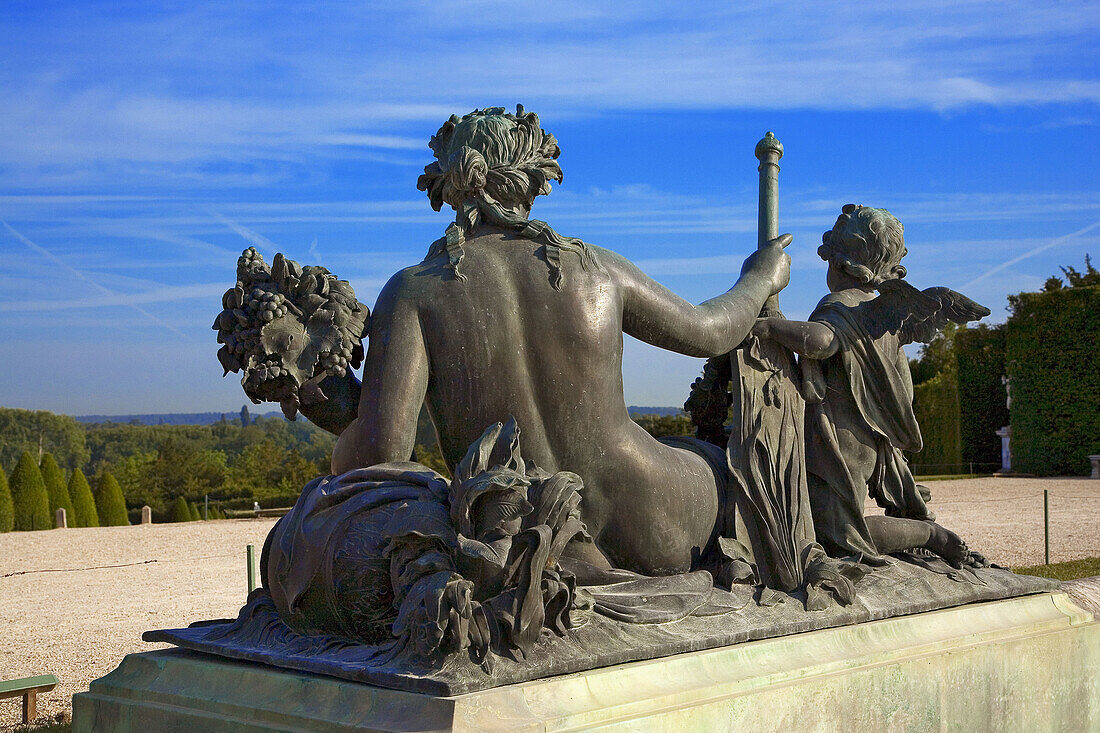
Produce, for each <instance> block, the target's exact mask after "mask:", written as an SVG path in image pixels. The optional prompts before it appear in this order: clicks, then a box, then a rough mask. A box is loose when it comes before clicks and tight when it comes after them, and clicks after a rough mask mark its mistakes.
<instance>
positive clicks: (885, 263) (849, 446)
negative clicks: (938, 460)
mask: <svg viewBox="0 0 1100 733" xmlns="http://www.w3.org/2000/svg"><path fill="white" fill-rule="evenodd" d="M906 252H907V250H906V248H905V239H904V236H903V228H902V224H901V222H900V221H898V220H897V219H896V218H895V217H894V216H893V215H892V214H890V212H889V211H887V210H885V209H875V208H871V207H868V206H858V205H855V204H848V205H846V206H844V207H843V210H842V213H841V215H840V217H839V218H838V219H837V221H836V224H835V225H834V226H833V228H832V229H831V230H829V231H827V232H825V234H824V235H823V236H822V245H821V247H820V248H819V249H818V254H819V255H820V256H821V258H822V259H823V260H825V261H826V262H828V263H829V271H828V275H827V276H826V282H827V283H828V286H829V294H828V295H826V296H825V297H824V298H822V299H821V302H820V303H818V305H817V308H816V309H815V310H814V311H813V313H811V314H810V319H809V320H808V321H788V320H784V319H782V318H761V319H759V320H758V321H757V323H756V325H755V326H754V327H753V332H754V333H755V334H756V335H757V336H759V337H761V338H770V339H774V340H776V341H778V342H780V343H781V344H783V345H784V346H786V347H787V348H789V349H791V350H792V351H795V352H797V353H798V354H799V355H800V357H801V359H800V363H801V367H802V378H803V391H804V393H805V396H806V400H807V405H806V423H805V424H806V428H805V430H806V467H807V471H808V474H809V493H810V503H811V505H812V507H813V519H814V527H815V530H816V534H817V539H818V541H819V542H821V544H822V545H823V546H824V547H825V549H826V551H827V552H828V553H829V554H830V555H833V556H835V557H845V556H859V557H861V558H862V560H863V561H864V562H868V563H870V564H882V563H883V562H884V560H883V559H882V555H884V554H888V553H891V552H898V551H901V550H906V549H910V548H925V549H927V550H931V551H932V552H935V553H936V554H938V555H940V556H941V557H943V558H944V559H945V560H947V561H948V562H949V563H951V564H953V565H956V566H958V565H961V564H963V563H975V562H981V559H980V556H978V555H976V553H971V552H969V551H968V549H967V547H966V544H965V543H964V542H963V541H962V540H961V539H960V538H959V536H958V535H956V534H955V533H953V532H951V531H949V530H947V529H945V528H943V527H941V526H940V525H938V524H936V523H935V522H934V521H933V519H934V518H935V517H934V515H933V514H932V513H931V512H930V511H929V510H928V506H927V503H926V502H927V500H928V498H930V494H929V492H928V491H927V489H925V488H924V487H923V486H919V485H918V484H917V483H916V481H915V480H914V479H913V475H912V473H911V472H910V470H909V466H908V464H907V462H906V460H905V457H904V455H903V453H902V451H910V452H915V451H919V450H920V449H921V447H922V445H923V443H922V439H921V433H920V428H919V427H918V425H917V420H916V417H915V416H914V414H913V380H912V376H911V375H910V373H909V361H908V359H907V358H906V356H905V352H904V351H903V350H902V347H903V346H904V345H905V344H908V343H913V342H921V343H927V342H929V341H931V340H932V338H933V337H934V336H935V335H936V333H938V332H939V331H940V330H941V329H942V328H943V327H944V326H946V325H947V324H948V323H949V322H954V323H960V324H962V323H967V322H969V321H976V320H978V319H980V318H982V317H984V316H987V315H989V309H988V308H985V307H983V306H981V305H979V304H977V303H975V302H974V301H972V300H970V299H969V298H967V297H966V296H964V295H961V294H960V293H956V292H955V291H953V290H950V289H948V288H943V287H937V288H928V289H927V290H923V291H922V290H917V289H916V288H914V287H913V286H911V285H909V284H908V283H907V282H906V281H905V280H904V279H903V278H904V277H905V274H906V272H905V267H904V266H902V264H901V259H902V257H904V256H905V254H906ZM876 291H877V292H876ZM868 492H869V493H870V495H871V496H872V497H873V498H874V499H875V501H876V502H877V503H878V505H879V506H881V507H883V508H884V509H885V510H886V516H885V517H882V516H868V517H864V515H863V514H864V512H863V509H864V500H865V498H866V496H867V494H868Z"/></svg>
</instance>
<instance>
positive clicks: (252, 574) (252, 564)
mask: <svg viewBox="0 0 1100 733" xmlns="http://www.w3.org/2000/svg"><path fill="white" fill-rule="evenodd" d="M244 554H245V560H246V562H247V563H248V592H249V593H251V592H252V591H254V590H256V589H257V588H258V587H259V584H258V583H257V582H256V575H257V573H256V545H249V546H248V547H246V548H245V551H244Z"/></svg>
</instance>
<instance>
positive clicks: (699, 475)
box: [333, 227, 788, 575]
mask: <svg viewBox="0 0 1100 733" xmlns="http://www.w3.org/2000/svg"><path fill="white" fill-rule="evenodd" d="M541 248H542V246H541V245H540V244H538V243H537V242H533V241H531V240H529V239H525V238H522V237H518V236H516V235H514V234H511V233H509V232H507V231H505V230H503V229H495V230H494V228H492V227H482V228H480V229H479V233H478V236H476V237H473V238H471V239H469V240H467V241H466V242H465V245H464V259H463V266H462V268H463V269H462V272H463V273H464V279H463V280H459V279H457V278H455V277H454V276H453V275H452V274H451V273H450V271H449V270H448V269H447V268H446V267H445V264H446V262H447V259H446V257H445V256H443V255H439V256H436V257H434V258H430V259H428V260H425V262H423V263H421V264H419V265H416V266H414V267H410V268H407V269H405V270H402V271H401V272H399V273H398V274H397V275H395V276H394V277H393V278H392V279H391V280H390V282H389V283H388V284H387V285H386V287H385V288H384V289H383V291H382V294H381V295H380V296H379V299H378V303H377V305H376V307H375V310H374V313H373V315H372V318H371V324H370V338H369V341H368V344H369V348H368V352H367V357H366V362H365V364H364V370H363V373H364V381H363V395H362V400H361V403H360V408H359V417H358V419H357V420H356V421H355V422H354V423H353V424H352V425H351V426H350V427H349V428H348V429H347V430H345V431H344V433H343V434H342V435H341V438H340V441H339V443H338V446H337V450H336V453H335V455H334V458H333V471H334V472H335V473H340V472H342V471H346V470H350V469H351V468H354V467H357V466H369V465H374V464H376V463H382V462H385V461H392V460H403V459H405V458H407V457H408V455H409V454H410V452H411V450H412V448H413V443H414V440H415V433H416V420H417V414H418V412H419V409H420V405H421V403H422V402H424V401H425V398H426V402H427V405H428V407H429V410H430V412H431V415H432V419H433V422H434V423H435V426H436V429H437V432H438V434H439V437H440V444H441V447H442V450H443V455H444V458H445V459H446V460H447V462H448V464H449V465H450V466H452V467H453V466H454V465H455V464H456V463H457V462H458V460H460V459H461V457H462V455H463V454H464V453H465V451H466V448H467V446H468V445H470V444H471V443H472V442H473V441H474V440H476V439H477V437H478V436H479V435H480V434H481V433H482V431H483V430H484V429H485V427H486V425H489V424H492V423H494V422H502V421H505V420H507V419H508V417H509V416H514V417H515V418H516V420H517V422H518V424H519V425H520V427H521V429H522V431H523V438H522V440H523V450H524V455H526V456H529V457H530V459H531V460H533V461H534V462H535V463H536V464H537V465H538V466H540V467H541V468H544V469H546V470H548V471H552V472H553V471H559V470H569V471H573V472H575V473H577V474H579V475H580V476H581V477H582V479H583V480H584V485H585V488H584V492H583V504H582V517H583V519H584V521H585V523H586V524H587V525H588V528H589V531H590V532H591V534H592V536H593V538H594V539H595V543H596V547H597V548H599V549H600V550H601V551H602V552H603V554H604V556H605V557H606V558H607V559H608V560H610V561H611V563H612V564H613V565H615V566H616V567H625V568H629V569H633V570H637V571H639V572H643V573H646V574H651V575H660V574H668V573H673V572H681V571H684V570H687V569H688V568H689V567H690V565H691V562H692V558H693V557H698V556H699V554H700V553H701V552H702V550H703V549H705V547H706V545H707V543H708V542H709V541H710V539H711V537H712V534H713V532H714V530H715V521H716V517H717V513H718V502H719V482H720V481H721V478H720V477H716V476H715V474H714V471H713V470H712V469H711V467H710V466H709V465H708V464H707V462H706V460H705V459H704V458H703V457H702V456H701V455H697V454H695V453H692V452H690V451H686V450H681V449H678V448H674V447H672V446H668V445H665V444H662V443H659V442H658V441H656V440H655V439H653V438H652V437H651V436H650V435H649V434H648V433H646V432H645V431H644V430H643V429H642V428H640V427H639V426H638V425H636V424H635V423H634V422H633V421H632V420H631V419H630V416H629V414H628V413H627V408H626V404H625V401H624V397H623V385H622V354H623V333H628V334H630V335H632V336H635V337H637V338H639V339H642V340H644V341H647V342H649V343H652V344H654V345H657V346H661V347H664V348H668V349H672V350H675V351H679V352H681V353H686V354H690V355H693V356H714V355H718V354H721V353H725V352H727V351H729V350H730V349H732V348H733V347H734V346H736V344H737V343H738V342H739V341H740V340H741V339H742V338H743V337H744V335H745V334H746V333H747V331H748V329H749V328H750V327H751V325H752V324H753V322H754V319H755V316H756V314H757V312H758V311H759V308H760V305H761V304H762V303H763V300H764V298H766V297H767V296H768V295H770V294H771V292H772V291H773V290H776V289H778V287H781V286H782V285H783V284H785V280H786V274H787V267H788V264H787V263H788V260H787V259H786V255H785V254H784V253H783V252H782V249H781V246H780V245H779V244H778V243H777V244H775V245H774V246H772V247H770V248H765V249H764V250H761V251H760V253H759V254H754V255H753V256H752V257H751V258H750V260H749V261H748V262H747V263H746V271H745V273H744V275H743V277H742V279H741V280H740V281H739V282H738V284H737V285H736V286H735V287H734V288H733V289H732V290H731V291H730V292H728V293H726V294H725V295H723V296H720V297H719V298H715V299H713V300H711V301H708V302H707V303H704V304H702V305H700V306H694V305H691V304H690V303H688V302H687V301H685V300H683V299H682V298H680V297H679V296H677V295H675V294H674V293H672V292H671V291H669V290H667V289H666V288H664V287H663V286H661V285H659V284H658V283H656V282H655V281H653V280H652V279H650V278H649V277H647V276H646V275H644V274H643V273H642V272H641V271H640V270H638V269H637V268H636V267H635V266H634V265H632V264H631V263H630V262H628V261H627V260H626V259H624V258H622V257H621V256H619V255H617V254H615V253H613V252H610V251H607V250H603V249H599V248H596V247H591V246H589V248H590V251H591V254H592V258H593V259H594V260H595V266H589V267H582V265H581V263H580V258H579V257H578V256H576V255H573V254H569V253H566V254H564V255H563V257H562V267H563V269H564V270H565V271H567V273H568V277H567V278H565V279H564V282H563V283H562V285H561V287H560V289H554V288H553V287H551V284H550V282H549V279H548V275H547V267H546V263H545V262H544V261H543V259H542V258H541V257H540V256H539V250H540V249H541ZM670 519H671V520H673V521H670Z"/></svg>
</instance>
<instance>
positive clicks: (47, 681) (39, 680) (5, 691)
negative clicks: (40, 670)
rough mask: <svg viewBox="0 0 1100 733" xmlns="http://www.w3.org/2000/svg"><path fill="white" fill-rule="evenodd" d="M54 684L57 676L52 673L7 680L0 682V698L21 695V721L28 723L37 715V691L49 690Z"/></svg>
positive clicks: (55, 684)
mask: <svg viewBox="0 0 1100 733" xmlns="http://www.w3.org/2000/svg"><path fill="white" fill-rule="evenodd" d="M56 686H57V678H56V677H54V676H53V675H52V674H40V675H38V676H37V677H24V678H23V679H19V680H8V681H7V682H0V700H3V699H5V698H8V697H20V696H22V698H23V722H24V723H30V722H31V721H32V720H34V719H35V718H37V717H38V693H40V692H49V691H50V690H52V689H53V688H54V687H56Z"/></svg>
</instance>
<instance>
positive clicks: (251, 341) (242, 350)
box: [222, 311, 260, 364]
mask: <svg viewBox="0 0 1100 733" xmlns="http://www.w3.org/2000/svg"><path fill="white" fill-rule="evenodd" d="M227 312H229V311H227ZM229 313H230V315H232V313H231V312H229ZM235 322H236V319H234V323H235ZM222 340H223V342H224V343H225V346H226V348H228V349H229V353H231V354H233V356H235V357H237V360H238V361H239V362H241V363H242V364H243V363H245V361H246V360H247V358H248V355H249V354H250V353H251V352H252V351H253V350H255V349H257V348H258V347H259V345H260V329H259V327H256V328H242V327H241V326H240V324H236V325H235V326H234V327H233V330H232V331H231V332H230V333H226V334H225V335H224V336H223V337H222Z"/></svg>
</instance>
